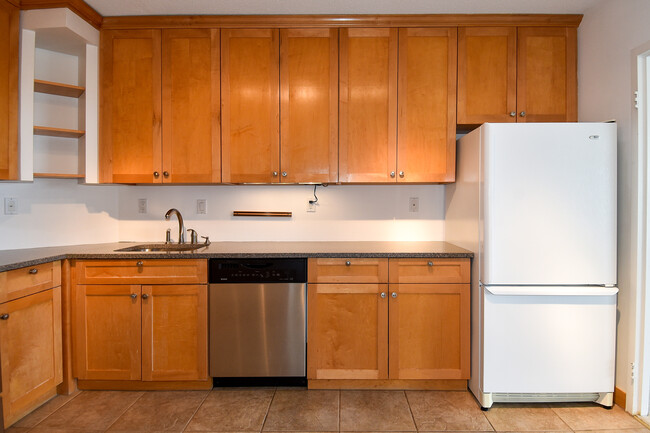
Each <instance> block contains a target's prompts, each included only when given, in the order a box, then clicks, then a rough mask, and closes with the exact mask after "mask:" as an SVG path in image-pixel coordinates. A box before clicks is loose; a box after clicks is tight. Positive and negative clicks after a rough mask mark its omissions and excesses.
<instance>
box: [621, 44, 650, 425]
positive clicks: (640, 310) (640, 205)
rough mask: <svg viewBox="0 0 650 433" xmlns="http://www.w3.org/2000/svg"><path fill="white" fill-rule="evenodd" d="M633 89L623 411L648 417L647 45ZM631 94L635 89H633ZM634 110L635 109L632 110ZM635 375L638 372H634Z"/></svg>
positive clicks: (635, 63) (638, 57)
mask: <svg viewBox="0 0 650 433" xmlns="http://www.w3.org/2000/svg"><path fill="white" fill-rule="evenodd" d="M631 69H632V86H633V88H636V92H637V109H636V113H632V116H631V117H632V135H631V137H635V138H636V140H637V152H638V153H637V155H638V176H637V182H638V195H637V200H638V201H637V212H638V215H637V216H638V219H637V221H638V227H637V237H638V242H637V266H636V269H637V272H636V274H637V275H636V281H637V293H636V312H635V315H636V319H635V332H634V355H633V358H632V359H634V364H633V365H632V366H631V368H630V372H631V375H632V377H631V379H632V382H631V383H632V386H631V387H630V389H628V392H627V399H626V408H625V409H626V410H627V411H628V412H630V413H632V414H640V415H642V416H648V415H649V414H650V272H647V270H648V267H649V266H650V251H649V248H650V238H649V235H650V232H649V230H648V229H649V228H650V212H648V204H649V203H650V200H649V197H648V194H649V193H650V185H649V183H648V182H649V181H650V177H649V176H648V168H649V167H650V162H649V161H648V158H649V156H650V153H649V152H648V145H649V141H650V140H649V134H650V42H648V43H646V44H644V45H642V46H640V47H638V48H636V49H635V50H633V51H632V68H631ZM633 91H634V89H633ZM632 110H633V111H634V110H635V109H634V108H632ZM637 372H638V373H637Z"/></svg>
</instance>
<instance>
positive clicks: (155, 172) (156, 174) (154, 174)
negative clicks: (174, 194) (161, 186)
mask: <svg viewBox="0 0 650 433" xmlns="http://www.w3.org/2000/svg"><path fill="white" fill-rule="evenodd" d="M159 176H160V173H158V172H157V171H154V172H153V177H155V178H156V179H158V177H159Z"/></svg>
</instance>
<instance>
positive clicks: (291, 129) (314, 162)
mask: <svg viewBox="0 0 650 433" xmlns="http://www.w3.org/2000/svg"><path fill="white" fill-rule="evenodd" d="M280 38H281V39H280V89H281V98H282V99H281V110H280V112H281V113H282V118H281V125H282V128H281V130H282V140H281V146H280V151H281V157H280V169H281V178H280V179H281V182H291V183H297V182H313V183H330V182H336V181H337V179H338V106H337V104H338V30H336V29H282V30H280Z"/></svg>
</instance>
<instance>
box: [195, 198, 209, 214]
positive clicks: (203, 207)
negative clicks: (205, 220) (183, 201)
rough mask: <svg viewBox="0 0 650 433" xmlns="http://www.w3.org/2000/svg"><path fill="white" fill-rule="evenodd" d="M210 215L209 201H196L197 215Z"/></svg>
mask: <svg viewBox="0 0 650 433" xmlns="http://www.w3.org/2000/svg"><path fill="white" fill-rule="evenodd" d="M207 213H208V201H207V200H206V199H204V198H200V199H198V200H197V201H196V214H197V215H205V214H207Z"/></svg>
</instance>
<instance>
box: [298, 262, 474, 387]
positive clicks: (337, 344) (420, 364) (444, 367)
mask: <svg viewBox="0 0 650 433" xmlns="http://www.w3.org/2000/svg"><path fill="white" fill-rule="evenodd" d="M469 263H470V261H469V259H447V258H444V259H436V258H428V259H427V258H419V259H381V258H380V259H371V258H350V259H320V258H319V259H309V275H308V279H309V281H310V283H309V285H308V310H309V316H308V345H307V348H308V353H307V379H308V380H309V387H310V388H321V387H322V388H337V387H339V388H346V387H368V388H391V387H395V386H397V387H415V388H417V387H420V388H438V389H464V388H465V387H466V386H467V379H469V362H470V352H469V348H470V342H469V335H470V334H469V330H470V328H469V325H470V316H469V313H470V303H469V281H470V267H469ZM432 312H434V313H433V314H432Z"/></svg>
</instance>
